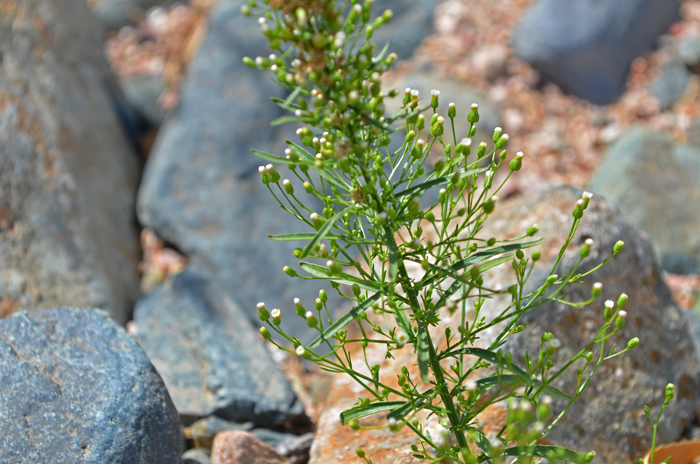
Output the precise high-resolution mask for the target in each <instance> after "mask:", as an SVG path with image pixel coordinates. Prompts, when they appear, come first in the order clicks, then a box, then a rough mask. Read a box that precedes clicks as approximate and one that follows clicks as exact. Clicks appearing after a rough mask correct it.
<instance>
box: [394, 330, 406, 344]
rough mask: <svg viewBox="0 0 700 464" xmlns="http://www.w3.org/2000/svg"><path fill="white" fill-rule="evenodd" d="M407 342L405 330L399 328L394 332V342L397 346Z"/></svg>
mask: <svg viewBox="0 0 700 464" xmlns="http://www.w3.org/2000/svg"><path fill="white" fill-rule="evenodd" d="M407 342H408V335H406V332H404V331H403V330H399V331H398V332H397V333H396V344H397V345H399V348H400V347H402V346H404V345H405V344H406V343H407Z"/></svg>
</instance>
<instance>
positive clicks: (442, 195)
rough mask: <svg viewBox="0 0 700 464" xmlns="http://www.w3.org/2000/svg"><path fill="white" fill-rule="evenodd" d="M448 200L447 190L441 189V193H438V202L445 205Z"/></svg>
mask: <svg viewBox="0 0 700 464" xmlns="http://www.w3.org/2000/svg"><path fill="white" fill-rule="evenodd" d="M446 199H447V190H445V189H440V192H439V193H438V201H439V202H440V203H445V200H446Z"/></svg>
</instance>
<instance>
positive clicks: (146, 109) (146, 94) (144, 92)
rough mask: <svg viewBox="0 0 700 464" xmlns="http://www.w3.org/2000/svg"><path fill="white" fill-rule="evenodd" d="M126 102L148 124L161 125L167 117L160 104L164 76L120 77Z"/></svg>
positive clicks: (152, 125) (151, 125) (120, 84)
mask: <svg viewBox="0 0 700 464" xmlns="http://www.w3.org/2000/svg"><path fill="white" fill-rule="evenodd" d="M119 86H120V87H121V89H122V92H123V93H124V98H125V100H126V103H127V104H128V105H129V106H130V107H131V108H132V109H133V111H134V112H135V113H136V114H137V115H138V116H139V117H140V118H141V119H142V120H143V121H144V122H145V124H146V125H147V126H150V127H154V126H159V125H160V124H161V123H162V122H163V119H164V118H165V113H164V112H163V109H162V108H161V106H160V102H159V99H160V95H161V94H162V93H163V90H164V86H163V78H162V76H160V75H158V74H149V75H140V76H129V77H123V78H120V79H119Z"/></svg>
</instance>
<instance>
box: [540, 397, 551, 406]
mask: <svg viewBox="0 0 700 464" xmlns="http://www.w3.org/2000/svg"><path fill="white" fill-rule="evenodd" d="M540 403H542V404H547V405H549V404H552V397H551V396H548V395H542V396H540Z"/></svg>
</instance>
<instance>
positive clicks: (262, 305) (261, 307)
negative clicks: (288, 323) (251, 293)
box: [256, 301, 267, 311]
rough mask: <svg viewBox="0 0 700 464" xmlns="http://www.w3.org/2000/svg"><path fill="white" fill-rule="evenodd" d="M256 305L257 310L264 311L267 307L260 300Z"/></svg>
mask: <svg viewBox="0 0 700 464" xmlns="http://www.w3.org/2000/svg"><path fill="white" fill-rule="evenodd" d="M256 306H257V307H258V311H265V309H267V308H265V303H263V302H262V301H261V302H260V303H258V304H257V305H256Z"/></svg>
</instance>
